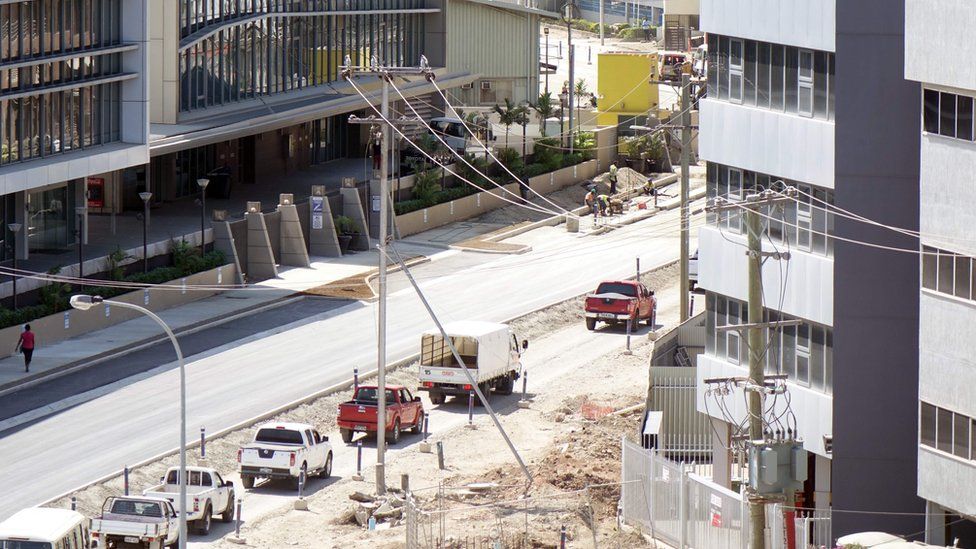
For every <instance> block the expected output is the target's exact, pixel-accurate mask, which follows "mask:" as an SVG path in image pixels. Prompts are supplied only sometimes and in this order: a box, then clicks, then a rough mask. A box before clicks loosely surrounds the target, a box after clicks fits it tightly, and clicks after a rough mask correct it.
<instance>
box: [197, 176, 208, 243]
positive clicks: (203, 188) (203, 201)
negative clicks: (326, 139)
mask: <svg viewBox="0 0 976 549" xmlns="http://www.w3.org/2000/svg"><path fill="white" fill-rule="evenodd" d="M209 184H210V180H209V179H203V178H201V179H197V185H199V186H200V255H201V256H202V255H203V254H205V253H207V240H206V238H205V233H204V222H205V218H206V216H207V185H209Z"/></svg>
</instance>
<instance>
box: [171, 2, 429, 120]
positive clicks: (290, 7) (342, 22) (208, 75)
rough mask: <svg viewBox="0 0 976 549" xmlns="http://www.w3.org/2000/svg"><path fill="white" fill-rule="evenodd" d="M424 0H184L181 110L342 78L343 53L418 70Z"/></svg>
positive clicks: (357, 60)
mask: <svg viewBox="0 0 976 549" xmlns="http://www.w3.org/2000/svg"><path fill="white" fill-rule="evenodd" d="M423 7H424V2H423V0H356V1H352V0H301V1H299V0H180V13H179V23H180V60H179V72H180V76H179V78H180V111H182V112H187V111H193V110H197V109H204V108H207V107H212V106H216V105H226V104H231V103H234V102H237V101H242V100H246V99H251V98H255V97H260V96H267V95H272V94H276V93H280V92H285V91H289V90H296V89H302V88H306V87H311V86H320V85H324V84H328V83H330V82H334V81H336V80H338V79H339V66H340V65H342V64H343V60H344V58H345V56H347V55H348V56H349V57H350V59H351V61H352V63H353V64H354V65H366V64H368V63H369V59H370V58H371V57H372V56H376V58H377V59H378V60H380V61H381V62H384V63H388V64H392V65H396V66H402V65H403V64H404V63H405V62H406V63H407V64H409V65H415V64H416V63H417V62H418V60H419V58H420V55H421V53H422V51H421V50H422V47H423V35H424V28H423V26H424V16H423V14H422V13H421V12H420V11H417V10H421V9H422V8H423Z"/></svg>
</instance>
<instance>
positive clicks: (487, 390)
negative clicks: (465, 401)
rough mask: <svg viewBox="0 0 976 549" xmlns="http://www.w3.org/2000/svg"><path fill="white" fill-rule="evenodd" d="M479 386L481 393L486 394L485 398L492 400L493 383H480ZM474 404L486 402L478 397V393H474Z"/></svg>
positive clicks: (481, 404)
mask: <svg viewBox="0 0 976 549" xmlns="http://www.w3.org/2000/svg"><path fill="white" fill-rule="evenodd" d="M478 388H479V389H481V394H483V395H485V400H487V401H490V400H491V384H490V383H479V384H478ZM474 405H475V406H484V404H483V403H482V402H481V399H480V398H478V395H474Z"/></svg>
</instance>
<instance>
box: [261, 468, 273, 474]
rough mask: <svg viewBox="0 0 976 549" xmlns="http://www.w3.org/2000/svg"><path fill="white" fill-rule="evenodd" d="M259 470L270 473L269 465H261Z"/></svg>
mask: <svg viewBox="0 0 976 549" xmlns="http://www.w3.org/2000/svg"><path fill="white" fill-rule="evenodd" d="M261 472H262V473H270V472H271V468H270V467H262V468H261Z"/></svg>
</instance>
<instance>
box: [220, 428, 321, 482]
mask: <svg viewBox="0 0 976 549" xmlns="http://www.w3.org/2000/svg"><path fill="white" fill-rule="evenodd" d="M237 462H238V463H239V464H240V473H241V484H243V485H244V488H245V489H250V488H253V487H254V480H255V479H258V478H268V479H291V480H292V481H293V482H295V484H296V486H297V485H298V484H299V482H304V481H305V480H307V478H308V475H318V476H319V477H320V478H328V477H329V476H331V475H332V445H331V444H330V443H329V437H327V436H322V435H320V434H319V432H318V430H317V429H316V428H315V427H313V426H311V425H307V424H304V423H265V424H264V425H261V426H260V427H258V430H257V432H256V433H254V441H253V442H251V443H249V444H245V445H244V446H242V447H241V449H240V450H238V451H237Z"/></svg>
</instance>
